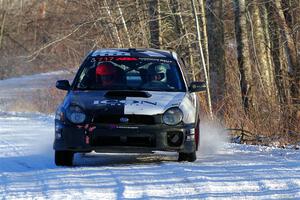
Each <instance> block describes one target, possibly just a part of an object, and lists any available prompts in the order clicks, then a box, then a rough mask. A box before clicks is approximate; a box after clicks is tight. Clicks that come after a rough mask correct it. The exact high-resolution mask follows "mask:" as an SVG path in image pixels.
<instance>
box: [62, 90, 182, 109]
mask: <svg viewBox="0 0 300 200" xmlns="http://www.w3.org/2000/svg"><path fill="white" fill-rule="evenodd" d="M107 92H108V91H70V92H69V94H68V95H67V98H66V99H65V104H74V105H79V106H81V107H82V108H83V109H84V110H86V111H90V112H101V114H135V115H157V114H162V113H164V112H165V111H166V110H167V109H168V108H170V107H179V106H180V104H181V102H183V99H184V98H185V96H186V93H185V92H158V91H147V92H146V93H147V94H148V96H147V97H138V95H137V96H134V95H133V96H132V95H131V96H118V97H110V96H107ZM67 106H68V105H67Z"/></svg>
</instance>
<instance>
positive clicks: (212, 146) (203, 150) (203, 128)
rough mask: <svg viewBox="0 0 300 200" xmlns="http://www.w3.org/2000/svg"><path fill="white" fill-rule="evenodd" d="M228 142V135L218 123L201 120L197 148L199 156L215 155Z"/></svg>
mask: <svg viewBox="0 0 300 200" xmlns="http://www.w3.org/2000/svg"><path fill="white" fill-rule="evenodd" d="M228 142H229V139H228V134H227V132H226V131H225V129H224V127H222V125H221V124H220V123H218V122H215V121H208V120H201V122H200V141H199V145H200V146H199V148H198V152H199V153H200V155H208V154H217V153H218V152H219V151H220V150H222V149H223V148H224V146H225V144H226V143H228Z"/></svg>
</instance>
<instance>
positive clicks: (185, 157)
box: [178, 151, 197, 162]
mask: <svg viewBox="0 0 300 200" xmlns="http://www.w3.org/2000/svg"><path fill="white" fill-rule="evenodd" d="M196 159H197V156H196V151H193V152H192V153H179V156H178V161H179V162H181V161H188V162H194V161H195V160H196Z"/></svg>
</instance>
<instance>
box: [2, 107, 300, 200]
mask: <svg viewBox="0 0 300 200" xmlns="http://www.w3.org/2000/svg"><path fill="white" fill-rule="evenodd" d="M52 121H53V119H52V118H51V117H48V116H41V115H33V114H31V115H28V114H15V115H12V114H4V113H2V114H0V199H59V200H60V199H131V198H137V199H204V198H206V199H300V155H299V151H295V150H280V149H272V148H266V147H255V146H246V145H234V144H227V145H225V147H224V148H223V149H221V150H219V152H218V153H216V152H215V153H214V154H207V155H201V153H198V157H199V158H198V160H197V161H196V162H194V163H188V162H184V163H178V162H176V159H177V155H176V154H167V155H161V154H152V155H138V154H131V155H124V154H88V155H84V156H83V155H76V157H75V165H76V166H75V167H72V168H65V167H56V166H55V165H54V163H53V151H52V140H53V122H52Z"/></svg>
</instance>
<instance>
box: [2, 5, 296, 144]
mask: <svg viewBox="0 0 300 200" xmlns="http://www.w3.org/2000/svg"><path fill="white" fill-rule="evenodd" d="M111 47H116V48H129V47H143V48H160V49H167V50H172V51H176V52H177V53H178V54H179V55H180V56H181V57H182V58H183V59H184V60H185V62H186V65H187V66H188V68H187V69H186V70H187V71H188V73H189V74H190V77H191V78H192V79H193V80H198V81H205V82H206V84H207V90H206V92H205V93H201V94H199V95H200V96H201V105H202V107H201V109H202V113H203V118H208V119H214V120H217V121H220V122H221V123H223V124H224V126H225V127H227V128H228V129H230V130H232V131H235V130H236V131H240V132H242V133H245V137H246V136H247V137H249V139H248V142H249V143H261V144H265V143H267V144H269V143H272V142H274V141H276V142H277V143H278V144H279V145H282V146H283V145H285V144H287V143H294V142H297V141H298V142H299V141H300V0H0V79H7V78H10V77H16V76H20V75H24V74H35V73H41V72H49V71H56V70H62V69H63V70H69V71H72V70H74V69H75V70H76V69H77V68H78V66H79V65H80V63H81V62H82V59H83V58H84V56H85V55H86V54H87V53H88V52H89V51H90V50H92V49H98V48H111ZM50 94H51V99H50V100H48V101H51V102H53V104H51V105H52V107H51V108H49V109H48V110H47V111H48V112H50V111H52V112H53V111H54V109H55V106H56V103H57V102H59V101H60V100H61V99H62V98H63V96H62V94H61V93H59V92H56V90H55V89H51V93H50ZM39 95H46V94H44V93H39ZM41 99H43V98H41ZM0 103H1V101H0ZM37 111H44V110H39V109H38V110H37Z"/></svg>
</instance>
